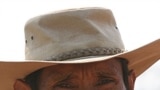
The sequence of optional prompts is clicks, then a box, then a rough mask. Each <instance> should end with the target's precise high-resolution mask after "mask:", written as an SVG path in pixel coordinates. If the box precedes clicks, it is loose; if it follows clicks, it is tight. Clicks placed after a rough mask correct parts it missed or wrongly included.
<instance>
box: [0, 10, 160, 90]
mask: <svg viewBox="0 0 160 90" xmlns="http://www.w3.org/2000/svg"><path fill="white" fill-rule="evenodd" d="M25 38H26V41H25V42H26V53H25V56H26V60H27V61H21V62H4V61H1V62H0V71H1V74H0V80H1V81H0V88H1V89H2V90H134V83H135V79H136V77H137V76H139V75H140V74H141V73H143V72H144V71H145V70H146V69H147V68H148V67H149V66H151V65H152V64H153V63H155V62H156V61H157V60H158V59H160V48H159V45H160V40H159V39H158V40H156V41H154V42H152V43H150V44H148V45H146V46H144V47H141V48H139V49H136V50H134V51H130V52H126V51H125V48H124V45H123V42H122V40H121V36H120V33H119V30H118V28H117V25H116V22H115V19H114V17H113V15H112V12H111V11H110V10H108V9H103V8H82V9H73V10H66V11H61V12H56V13H51V14H47V15H42V16H38V17H35V18H32V19H31V20H29V21H28V23H27V24H26V26H25Z"/></svg>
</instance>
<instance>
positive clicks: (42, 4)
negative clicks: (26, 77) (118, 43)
mask: <svg viewBox="0 0 160 90" xmlns="http://www.w3.org/2000/svg"><path fill="white" fill-rule="evenodd" d="M82 7H103V8H108V9H111V10H112V12H113V14H114V16H115V19H116V21H117V26H118V28H119V30H120V32H121V35H122V39H123V41H124V44H125V46H126V50H128V51H130V50H133V49H136V48H138V47H140V46H143V45H145V44H147V43H149V42H152V41H154V40H156V39H159V38H160V2H159V1H158V0H14V1H12V0H4V1H3V0H0V60H1V61H12V60H24V47H25V45H24V43H25V40H24V25H25V23H26V21H27V20H28V19H30V18H32V17H35V16H38V15H41V14H46V13H51V12H55V11H58V10H64V9H71V8H82ZM135 90H160V61H158V62H157V63H155V64H154V65H153V66H152V67H151V68H149V69H148V70H147V71H146V72H144V73H143V74H142V75H140V76H139V77H138V78H137V80H136V87H135Z"/></svg>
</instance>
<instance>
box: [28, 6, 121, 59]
mask: <svg viewBox="0 0 160 90" xmlns="http://www.w3.org/2000/svg"><path fill="white" fill-rule="evenodd" d="M25 38H26V50H25V56H26V59H27V60H51V59H53V60H57V57H58V58H62V57H68V56H70V57H71V58H78V57H84V56H97V55H105V54H106V55H107V54H108V55H109V54H116V53H120V52H122V51H123V50H124V45H123V42H122V40H121V36H120V33H119V31H118V29H117V25H116V22H115V19H114V16H113V14H112V12H111V11H110V10H108V9H103V8H85V9H75V10H66V11H62V12H56V13H50V14H47V15H42V16H38V17H35V18H33V19H31V20H29V21H28V23H27V24H26V26H25ZM82 51H83V52H82ZM86 51H87V52H89V53H91V54H84V53H85V52H86ZM98 51H99V52H98ZM100 51H101V52H100ZM102 51H103V52H102ZM75 52H76V54H77V56H73V55H72V54H75ZM94 52H97V55H96V54H95V53H94ZM106 52H107V53H106ZM79 53H80V54H81V53H83V55H84V56H83V55H79ZM99 53H102V54H99ZM64 59H65V58H64ZM66 59H68V58H66ZM58 60H59V59H58Z"/></svg>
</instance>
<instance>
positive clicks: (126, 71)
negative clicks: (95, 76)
mask: <svg viewBox="0 0 160 90" xmlns="http://www.w3.org/2000/svg"><path fill="white" fill-rule="evenodd" d="M118 61H120V63H121V66H122V73H123V81H124V84H125V86H126V90H129V82H128V75H129V74H130V71H129V69H128V60H127V59H125V58H118Z"/></svg>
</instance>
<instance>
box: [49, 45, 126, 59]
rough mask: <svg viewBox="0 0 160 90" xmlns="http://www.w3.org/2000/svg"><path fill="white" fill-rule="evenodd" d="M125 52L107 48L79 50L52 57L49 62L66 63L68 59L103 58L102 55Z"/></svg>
mask: <svg viewBox="0 0 160 90" xmlns="http://www.w3.org/2000/svg"><path fill="white" fill-rule="evenodd" d="M122 52H124V50H121V49H119V48H105V47H96V48H88V49H78V50H73V51H69V52H65V53H62V54H59V55H57V56H53V57H50V58H49V59H47V60H48V61H65V60H67V59H73V58H80V57H86V56H102V55H115V54H118V53H122Z"/></svg>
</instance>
